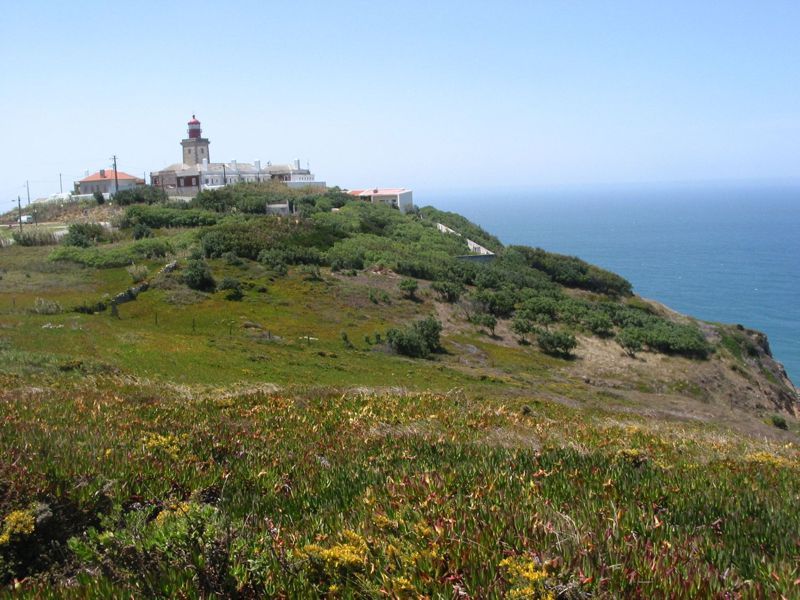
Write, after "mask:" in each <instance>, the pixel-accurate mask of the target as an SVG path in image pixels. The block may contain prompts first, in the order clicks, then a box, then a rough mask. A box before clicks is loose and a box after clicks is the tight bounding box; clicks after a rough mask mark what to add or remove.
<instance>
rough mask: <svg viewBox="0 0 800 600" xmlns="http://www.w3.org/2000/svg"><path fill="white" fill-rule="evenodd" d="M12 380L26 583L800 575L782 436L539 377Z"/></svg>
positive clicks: (647, 582)
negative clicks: (439, 381) (577, 399)
mask: <svg viewBox="0 0 800 600" xmlns="http://www.w3.org/2000/svg"><path fill="white" fill-rule="evenodd" d="M2 383H3V386H2V388H3V392H2V394H1V395H0V401H2V403H3V407H4V410H3V414H2V418H1V419H0V451H1V452H2V455H3V457H4V458H3V462H2V466H1V467H0V478H2V479H1V480H2V485H3V487H2V504H0V514H2V515H3V525H2V527H3V529H2V532H0V557H2V562H0V566H2V568H3V570H4V572H3V575H4V576H8V574H9V573H14V574H15V577H16V578H17V580H23V579H24V578H25V577H30V579H29V580H26V581H25V582H24V583H23V584H18V585H19V587H20V590H19V591H20V592H21V593H22V594H23V595H24V594H29V595H30V596H31V597H41V596H46V595H47V594H53V595H61V594H72V595H74V596H76V597H77V596H81V597H83V596H94V597H107V596H112V595H116V596H119V597H129V596H130V595H131V594H133V595H137V594H147V595H163V596H170V597H174V596H188V597H194V596H198V595H205V596H209V595H214V594H222V595H229V596H237V595H239V596H242V597H259V596H263V595H268V596H272V597H274V596H278V597H280V596H285V597H308V596H314V595H318V596H325V595H331V596H336V597H365V596H366V597H416V596H418V595H427V596H429V597H451V596H452V595H453V594H455V593H460V594H462V595H464V597H475V598H485V597H502V596H507V597H520V598H521V597H525V598H527V597H533V598H556V597H565V598H581V597H588V596H589V595H591V596H593V597H598V596H599V597H604V596H609V597H611V596H629V597H650V598H653V597H674V596H676V595H677V596H683V597H708V596H721V595H724V594H729V595H730V596H731V597H779V596H780V595H783V596H785V597H787V598H788V597H794V596H796V594H797V592H798V583H797V579H798V577H800V573H798V564H797V558H798V542H799V540H798V531H800V517H798V513H797V511H796V509H795V507H796V500H797V498H798V494H800V477H798V475H800V453H798V450H797V448H796V447H794V446H793V445H791V444H789V445H786V444H780V443H774V442H772V443H770V442H764V441H761V442H759V441H754V440H753V439H749V438H746V437H741V436H737V435H735V434H732V433H730V432H726V431H723V430H721V429H720V430H718V429H717V428H715V427H713V426H708V425H707V424H703V425H697V424H687V423H680V422H672V423H668V422H661V423H653V422H652V421H651V420H649V419H646V418H642V417H639V416H635V415H631V414H627V415H626V414H622V413H619V412H612V411H606V410H602V409H599V408H596V407H594V408H587V407H568V406H565V405H564V404H562V403H557V402H549V401H543V400H540V399H537V398H535V397H527V396H525V395H524V394H514V395H505V396H504V395H502V394H493V395H488V396H487V395H482V394H475V393H472V392H470V391H465V390H451V391H449V392H446V393H433V392H421V393H417V392H408V393H404V392H401V391H398V390H388V391H380V390H366V389H362V390H350V391H348V390H342V389H334V388H327V387H325V388H305V389H304V388H296V389H283V390H273V391H270V390H264V389H257V388H252V389H245V390H239V391H230V390H225V389H222V388H220V389H213V388H196V389H192V388H188V387H171V386H165V385H156V384H153V383H148V382H145V381H137V380H133V379H129V378H124V377H115V376H100V377H97V378H94V379H93V380H91V381H84V382H79V381H76V380H67V379H65V380H62V381H57V382H54V383H52V384H51V385H48V386H46V387H40V388H31V387H29V386H25V385H22V381H21V379H20V378H18V377H5V378H4V380H3V382H2ZM56 549H57V550H56ZM19 565H24V568H25V569H27V572H19V571H17V568H18V567H19ZM37 573H38V574H37ZM43 573H45V574H47V575H42V574H43ZM60 575H63V576H64V577H63V578H60V577H59V576H60Z"/></svg>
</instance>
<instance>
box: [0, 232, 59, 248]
mask: <svg viewBox="0 0 800 600" xmlns="http://www.w3.org/2000/svg"><path fill="white" fill-rule="evenodd" d="M11 237H12V238H13V239H14V241H15V242H16V243H17V244H19V245H20V246H55V245H56V244H57V243H58V238H57V237H56V235H55V234H54V233H53V232H52V231H46V230H44V229H26V230H24V231H15V232H14V233H12V234H11Z"/></svg>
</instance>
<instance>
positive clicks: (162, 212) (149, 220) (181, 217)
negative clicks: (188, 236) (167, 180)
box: [121, 205, 219, 228]
mask: <svg viewBox="0 0 800 600" xmlns="http://www.w3.org/2000/svg"><path fill="white" fill-rule="evenodd" d="M218 220H219V215H217V214H215V213H212V212H208V211H205V210H193V209H188V208H168V207H165V206H144V205H139V206H131V207H129V208H128V209H127V210H126V211H125V217H124V218H123V219H122V222H121V225H122V226H123V227H133V226H135V225H137V224H141V225H146V226H147V227H153V228H160V227H202V226H204V225H214V224H215V223H216V222H217V221H218Z"/></svg>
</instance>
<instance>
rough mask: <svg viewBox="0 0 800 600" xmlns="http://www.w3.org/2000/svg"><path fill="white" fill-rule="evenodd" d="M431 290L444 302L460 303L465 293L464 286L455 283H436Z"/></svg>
mask: <svg viewBox="0 0 800 600" xmlns="http://www.w3.org/2000/svg"><path fill="white" fill-rule="evenodd" d="M431 289H432V290H433V291H434V292H436V293H437V294H438V295H439V299H440V300H442V302H450V303H453V302H458V299H459V298H460V297H461V294H462V293H463V292H464V286H463V285H462V284H460V283H458V282H455V281H434V282H433V283H432V284H431Z"/></svg>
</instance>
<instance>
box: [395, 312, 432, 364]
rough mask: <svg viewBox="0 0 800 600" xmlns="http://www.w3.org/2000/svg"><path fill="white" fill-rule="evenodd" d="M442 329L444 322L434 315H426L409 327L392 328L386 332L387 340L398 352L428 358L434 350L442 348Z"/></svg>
mask: <svg viewBox="0 0 800 600" xmlns="http://www.w3.org/2000/svg"><path fill="white" fill-rule="evenodd" d="M441 331H442V324H441V323H440V322H439V321H437V320H436V319H435V318H434V317H426V318H425V319H422V320H421V321H417V322H416V323H412V324H411V325H409V326H407V327H403V328H399V329H390V330H389V331H387V332H386V340H387V342H388V343H389V346H390V347H391V348H392V349H393V350H394V351H395V352H397V353H398V354H404V355H405V356H411V357H413V358H428V357H429V356H430V355H431V353H432V352H439V351H440V350H441V343H440V341H439V335H440V334H441Z"/></svg>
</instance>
